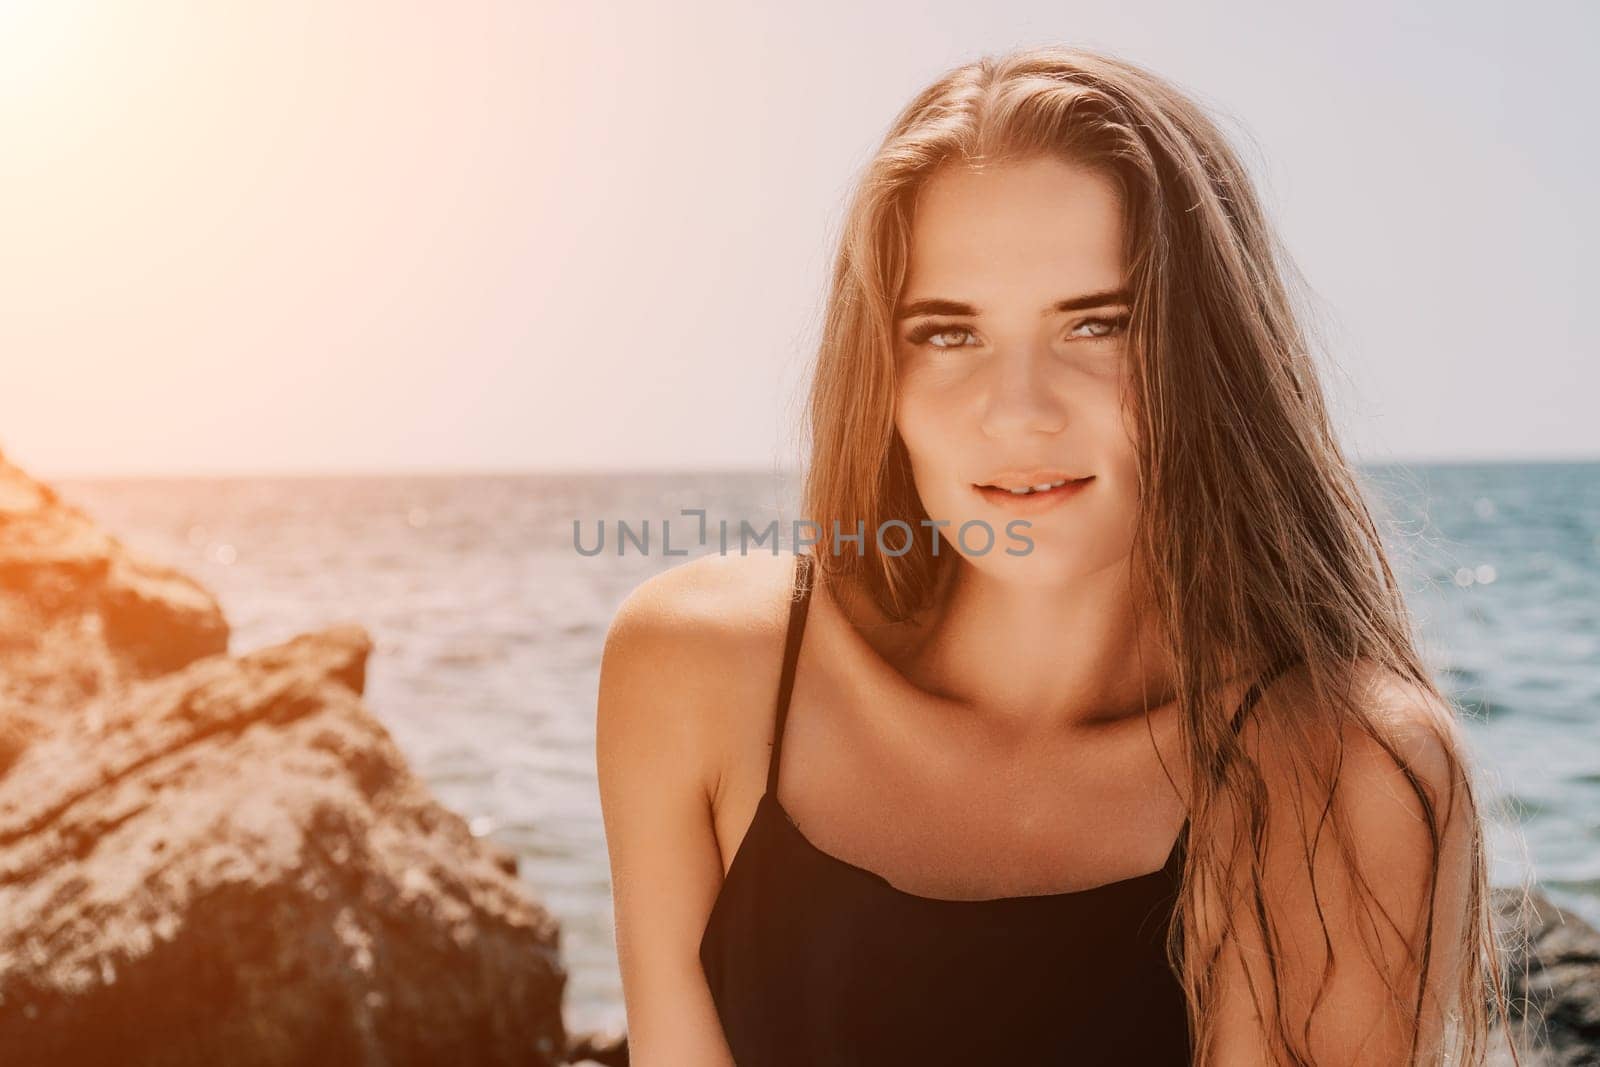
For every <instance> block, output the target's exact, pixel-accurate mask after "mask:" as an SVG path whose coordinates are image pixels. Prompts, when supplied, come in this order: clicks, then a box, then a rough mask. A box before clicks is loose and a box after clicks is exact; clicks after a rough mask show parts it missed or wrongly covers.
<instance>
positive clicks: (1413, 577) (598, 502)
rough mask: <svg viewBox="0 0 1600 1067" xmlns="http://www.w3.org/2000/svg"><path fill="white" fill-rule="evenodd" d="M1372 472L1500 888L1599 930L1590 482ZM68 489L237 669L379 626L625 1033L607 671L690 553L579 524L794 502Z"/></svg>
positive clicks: (749, 485)
mask: <svg viewBox="0 0 1600 1067" xmlns="http://www.w3.org/2000/svg"><path fill="white" fill-rule="evenodd" d="M1366 473H1367V475H1368V477H1369V485H1370V488H1371V491H1372V500H1373V502H1374V503H1375V504H1376V505H1378V508H1379V511H1380V516H1379V518H1380V523H1381V524H1382V526H1383V528H1384V529H1385V530H1386V539H1387V540H1388V541H1389V544H1390V550H1391V554H1392V562H1393V563H1394V565H1395V567H1396V570H1397V572H1398V573H1399V575H1400V577H1401V580H1402V582H1403V583H1404V585H1405V587H1406V589H1407V597H1408V601H1409V602H1410V604H1411V606H1412V609H1413V611H1414V612H1415V614H1416V617H1417V621H1418V628H1419V632H1420V634H1421V636H1422V639H1423V644H1424V651H1425V653H1426V655H1427V657H1428V659H1429V661H1430V662H1431V663H1432V664H1433V665H1434V667H1435V668H1436V669H1437V670H1438V672H1439V677H1440V679H1441V682H1442V683H1443V684H1444V685H1445V687H1446V689H1447V691H1449V692H1450V693H1452V694H1453V695H1454V696H1455V697H1456V699H1457V700H1458V701H1459V702H1460V704H1461V705H1462V707H1463V709H1464V711H1465V713H1466V715H1467V722H1468V736H1469V738H1470V740H1471V743H1472V744H1473V746H1474V750H1475V754H1476V755H1477V756H1478V758H1479V760H1480V761H1481V762H1482V764H1483V766H1484V769H1485V771H1486V772H1487V774H1486V783H1487V784H1489V785H1490V786H1491V789H1490V792H1489V797H1490V798H1491V799H1492V800H1493V801H1494V809H1493V812H1494V815H1495V818H1496V820H1497V821H1496V824H1495V825H1496V829H1495V831H1494V850H1495V880H1496V882H1497V883H1502V884H1503V883H1509V882H1514V881H1517V880H1519V879H1520V878H1521V877H1522V875H1523V873H1524V868H1523V866H1522V859H1523V856H1522V854H1521V849H1522V844H1521V843H1522V842H1525V843H1526V852H1527V859H1529V860H1530V861H1531V866H1532V873H1533V875H1534V876H1535V877H1537V878H1538V879H1539V880H1540V882H1541V883H1542V884H1543V885H1544V886H1545V887H1546V889H1547V890H1548V891H1550V892H1551V894H1552V896H1554V897H1556V899H1557V900H1558V901H1560V902H1562V903H1564V904H1567V905H1568V906H1570V907H1572V908H1573V910H1575V911H1577V912H1579V913H1580V914H1583V915H1584V916H1585V917H1587V918H1589V919H1590V920H1591V921H1593V922H1596V923H1600V847H1597V846H1600V822H1597V815H1600V714H1597V711H1600V464H1593V463H1590V464H1552V465H1521V464H1519V465H1487V466H1425V467H1410V468H1397V467H1390V468H1373V469H1371V470H1369V471H1367V472H1366ZM57 485H58V487H59V488H60V489H61V490H62V492H63V494H64V495H65V496H66V497H67V499H68V500H70V501H73V502H75V503H77V504H79V505H80V506H82V507H84V508H85V509H86V510H87V511H88V512H89V513H90V514H91V515H93V516H94V517H95V518H96V519H97V520H98V521H100V522H101V523H102V524H103V525H105V526H106V527H107V528H108V529H110V530H111V531H112V532H113V533H115V534H116V535H118V536H119V537H121V538H122V539H123V540H124V541H125V542H127V543H128V544H130V545H132V546H134V547H135V548H138V549H140V550H142V551H144V552H145V553H147V554H149V555H151V556H153V557H156V558H158V559H161V560H164V561H166V562H169V563H171V564H173V565H175V566H177V567H179V568H180V569H182V570H184V571H186V572H187V573H189V574H191V575H193V576H194V577H196V578H197V579H199V580H200V581H202V582H204V583H205V584H206V585H207V586H209V587H210V588H211V589H212V590H213V591H215V592H216V594H217V595H218V597H219V598H220V599H221V601H222V604H223V607H224V609H225V610H226V611H227V613H228V617H229V619H230V621H231V622H232V624H233V627H234V637H233V646H232V647H233V651H234V652H235V653H238V652H242V651H246V650H249V649H252V648H257V647H260V646H261V645H264V644H268V643H272V642H275V641H279V640H283V639H286V638H288V637H291V636H293V635H294V634H296V633H299V632H302V631H305V630H308V629H312V628H315V627H319V626H323V625H327V624H329V623H333V622H338V621H345V620H355V621H358V622H361V623H363V624H364V625H365V626H367V628H368V629H369V630H370V631H371V632H372V634H373V637H374V639H375V642H376V648H375V651H374V654H373V659H372V662H371V664H370V670H369V684H368V703H369V705H370V706H371V707H372V708H373V710H374V711H375V712H376V713H377V714H378V715H379V716H380V717H381V718H382V719H383V721H384V722H385V723H386V724H387V725H388V727H389V728H390V730H391V731H392V732H393V733H394V735H395V737H396V739H397V741H398V742H399V744H400V745H401V747H402V748H403V749H404V750H405V752H406V753H407V756H408V757H409V758H410V759H411V761H412V765H413V766H414V767H415V768H416V770H417V771H418V773H419V774H421V775H422V776H423V777H424V778H425V779H426V780H427V781H428V782H429V784H430V785H431V786H432V787H433V788H434V790H435V792H436V793H437V794H438V795H439V797H440V799H441V800H442V801H443V802H444V803H445V804H447V805H448V806H450V807H451V808H453V809H455V810H456V811H459V812H461V813H462V814H463V815H465V816H467V817H468V819H469V820H471V821H472V825H473V828H474V831H475V832H477V833H480V834H485V835H489V836H491V837H493V838H494V839H496V840H498V841H500V842H502V843H504V844H505V845H507V846H508V847H510V848H511V849H512V850H514V851H515V852H517V853H518V854H519V856H520V857H521V860H522V872H523V876H524V877H525V878H526V879H527V880H528V881H529V882H530V883H531V884H532V885H533V886H534V887H536V889H537V893H538V895H539V897H540V898H541V899H542V900H543V901H544V902H545V904H546V906H548V907H549V908H550V909H551V911H552V912H553V913H554V914H555V915H556V916H557V917H558V918H559V919H560V920H561V923H562V927H563V930H562V951H563V956H564V959H565V962H566V965H567V967H568V969H569V972H570V975H571V980H570V983H569V986H568V1011H567V1014H568V1021H569V1024H570V1025H572V1026H574V1027H576V1028H580V1029H581V1028H590V1027H595V1028H600V1027H606V1028H616V1027H620V1026H621V1025H622V1022H623V1010H622V997H621V988H620V985H619V983H618V979H617V973H616V956H615V945H614V942H613V937H612V927H611V902H610V872H609V867H608V865H607V860H606V852H605V841H604V835H603V832H602V824H601V819H600V806H599V800H598V795H597V792H596V788H595V781H594V728H593V723H594V695H595V688H596V684H597V681H598V669H599V656H600V649H601V643H602V640H603V638H604V634H605V629H606V625H607V623H608V622H609V620H610V618H611V615H612V613H613V612H614V611H615V609H616V606H617V605H618V604H619V603H620V602H621V600H622V598H623V597H624V596H626V595H627V593H628V591H629V590H631V589H632V588H633V587H634V586H635V585H637V584H638V583H639V582H640V581H642V580H643V579H644V578H645V577H646V576H648V575H649V574H651V573H654V572H656V571H658V570H660V569H663V568H665V567H667V566H670V565H673V564H676V563H679V562H681V561H682V558H681V557H672V558H668V557H664V556H662V555H660V554H659V551H658V547H659V542H658V541H657V542H653V549H652V554H651V555H649V556H641V555H638V554H637V553H632V552H630V553H629V554H628V555H627V556H625V557H623V558H621V559H619V558H617V557H616V556H615V555H614V554H609V555H603V556H599V557H595V558H584V557H581V556H579V555H578V554H577V553H576V552H575V551H574V549H573V541H572V537H573V531H572V522H573V519H574V518H577V517H581V518H582V519H583V520H584V524H585V527H584V528H585V531H586V536H588V534H589V533H592V530H593V520H594V519H596V518H601V517H603V518H606V519H607V520H613V521H614V520H615V519H618V518H625V519H629V520H631V521H632V522H633V523H634V524H635V526H636V527H637V525H638V523H639V522H640V520H642V519H644V518H646V517H650V518H659V517H661V516H678V514H679V509H681V508H704V509H706V512H707V518H708V520H709V521H710V522H711V523H712V524H713V526H712V529H713V534H712V537H713V544H714V543H715V536H716V534H715V523H716V521H717V519H719V518H727V519H729V520H730V521H731V522H732V523H734V524H735V526H736V525H737V523H738V521H739V520H740V519H745V520H748V521H749V522H750V523H751V524H752V525H753V526H756V527H758V528H759V527H761V526H763V525H765V524H766V523H767V522H769V521H770V520H772V519H781V520H782V521H783V522H785V523H787V522H789V521H791V520H792V519H793V517H794V514H795V512H794V509H793V507H792V499H793V497H792V484H791V485H785V484H780V483H778V482H776V481H775V480H774V478H773V477H772V476H770V475H765V474H743V473H741V474H725V473H716V474H698V475H697V474H684V475H660V474H649V475H638V476H626V475H615V476H584V477H562V476H555V475H534V474H530V475H484V476H476V477H366V478H309V479H274V478H242V479H225V480H211V479H184V480H170V481H169V480H132V479H118V480H112V481H82V480H72V481H62V482H58V483H57ZM692 522H693V520H690V519H683V520H682V522H681V524H680V523H679V522H677V521H675V522H674V531H673V544H674V545H681V546H688V545H690V543H691V540H692V539H691V537H690V536H688V531H690V530H691V528H692ZM680 534H681V535H683V536H681V537H680ZM656 536H657V537H659V533H657V535H656ZM692 551H693V552H695V553H698V552H700V551H705V550H704V549H693V550H692ZM1512 831H1515V832H1512Z"/></svg>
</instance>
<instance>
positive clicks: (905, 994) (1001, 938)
mask: <svg viewBox="0 0 1600 1067" xmlns="http://www.w3.org/2000/svg"><path fill="white" fill-rule="evenodd" d="M810 563H811V557H810V556H809V555H805V554H801V555H800V556H799V558H798V560H797V562H796V589H795V595H794V599H793V600H792V601H791V604H790V612H789V631H788V636H787V639H786V643H785V648H784V659H783V673H782V676H781V680H780V682H779V687H778V706H777V722H776V726H775V728H774V731H773V741H772V757H771V763H770V765H769V767H768V770H767V791H766V792H765V793H763V794H762V796H761V800H760V802H759V803H758V804H757V805H756V810H755V815H754V816H753V818H752V819H751V821H750V825H749V828H748V829H747V830H746V831H745V836H744V839H743V840H742V841H741V842H740V844H739V848H738V851H737V852H736V853H735V855H734V858H733V863H732V865H731V866H730V867H729V869H728V874H727V877H726V878H725V879H724V880H723V883H722V887H721V889H720V890H719V891H718V894H717V898H716V902H715V903H714V904H713V906H712V909H711V915H710V917H709V919H708V920H707V923H706V928H705V932H704V934H703V935H702V937H701V940H700V963H701V966H702V967H703V968H704V971H705V976H706V980H707V982H708V984H709V986H710V989H711V996H712V1000H713V1001H714V1002H715V1004H716V1009H717V1014H718V1016H719V1018H720V1019H721V1021H722V1029H723V1033H724V1035H725V1037H726V1038H727V1042H728V1046H729V1048H730V1049H732V1051H733V1055H734V1060H735V1062H737V1063H738V1065H739V1067H788V1065H795V1067H799V1065H806V1067H822V1065H825V1067H856V1065H860V1067H867V1065H871V1067H888V1065H898V1064H908V1065H912V1064H914V1065H918V1067H938V1065H946V1064H948V1065H955V1064H963V1065H970V1064H1006V1065H1008V1067H1009V1065H1017V1067H1021V1065H1023V1064H1027V1065H1030V1067H1032V1065H1034V1064H1061V1065H1067V1064H1071V1065H1074V1067H1086V1065H1089V1064H1113V1063H1115V1064H1137V1065H1151V1067H1161V1065H1168V1064H1173V1065H1176V1064H1187V1063H1188V1062H1189V1027H1188V1018H1187V1015H1186V1014H1185V1008H1184V999H1183V990H1182V987H1181V986H1180V985H1179V983H1178V980H1177V978H1176V976H1175V975H1174V974H1173V972H1172V969H1171V968H1170V967H1169V966H1168V964H1167V961H1166V956H1165V945H1164V942H1165V937H1166V932H1167V927H1168V924H1169V922H1170V919H1171V914H1172V905H1173V902H1174V900H1175V898H1176V893H1177V889H1178V885H1179V878H1180V877H1181V873H1182V863H1183V847H1184V842H1185V840H1186V838H1187V836H1188V829H1189V824H1188V821H1187V820H1185V822H1184V824H1183V828H1182V830H1180V831H1179V834H1178V838H1177V841H1176V842H1175V843H1174V845H1173V847H1172V851H1171V852H1170V854H1169V855H1168V858H1167V862H1166V863H1165V864H1163V865H1162V867H1161V868H1160V869H1159V870H1155V871H1151V872H1149V873H1148V874H1142V875H1137V876H1134V877H1132V878H1124V879H1121V880H1119V881H1115V882H1108V883H1105V884H1103V885H1099V886H1094V887H1091V888H1089V889H1083V890H1077V891H1073V892H1067V893H1049V894H1044V895H1036V896H1017V897H998V898H991V899H986V900H948V899H939V898H934V897H924V896H920V895H918V894H915V893H911V892H907V891H905V890H901V889H898V888H896V887H894V886H893V885H891V884H890V883H889V881H888V880H887V879H885V878H884V877H883V876H882V875H879V874H877V873H876V872H874V871H870V870H867V869H866V868H864V867H858V866H856V865H855V864H853V863H849V862H847V861H845V860H843V859H840V858H838V857H836V856H833V855H831V854H830V853H827V852H824V851H822V850H821V849H820V848H818V847H817V846H815V845H813V844H812V843H811V842H810V841H809V840H808V839H807V838H806V837H805V835H804V834H803V833H802V832H801V831H800V828H799V827H798V826H797V825H796V824H795V823H794V821H793V820H792V819H790V818H789V815H788V813H787V812H786V811H785V810H784V809H783V807H782V806H781V805H779V803H778V799H777V797H778V764H779V755H780V753H781V752H782V749H783V727H784V722H785V720H786V719H787V717H788V711H789V694H790V691H791V689H792V688H793V685H794V674H795V663H796V661H797V660H798V658H799V654H800V638H801V635H802V633H803V631H804V629H805V619H806V610H807V607H808V606H809V602H810V594H811V583H810V580H809V579H810ZM1281 669H1282V668H1281V667H1280V668H1278V669H1277V670H1274V671H1272V672H1271V673H1269V674H1268V675H1267V676H1266V679H1265V680H1270V679H1271V677H1273V676H1274V675H1276V674H1277V673H1279V671H1281ZM1265 680H1258V681H1257V682H1256V683H1255V684H1254V685H1252V686H1251V687H1250V691H1249V692H1248V693H1247V694H1246V695H1245V698H1244V700H1243V701H1242V702H1241V705H1240V707H1239V709H1238V711H1237V712H1236V713H1235V715H1234V728H1235V729H1236V730H1237V729H1238V727H1239V724H1240V722H1241V721H1242V720H1243V717H1244V714H1245V712H1247V711H1248V710H1249V709H1250V707H1251V706H1252V705H1253V704H1254V703H1255V701H1256V699H1257V697H1258V696H1259V695H1260V692H1261V689H1262V687H1263V685H1264V684H1265Z"/></svg>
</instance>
